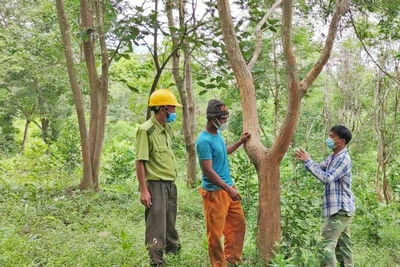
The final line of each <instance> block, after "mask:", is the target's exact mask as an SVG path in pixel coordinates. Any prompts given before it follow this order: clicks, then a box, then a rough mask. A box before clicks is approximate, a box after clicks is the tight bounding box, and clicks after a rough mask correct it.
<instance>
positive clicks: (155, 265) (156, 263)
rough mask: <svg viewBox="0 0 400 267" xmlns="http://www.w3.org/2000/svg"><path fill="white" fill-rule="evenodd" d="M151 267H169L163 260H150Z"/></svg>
mask: <svg viewBox="0 0 400 267" xmlns="http://www.w3.org/2000/svg"><path fill="white" fill-rule="evenodd" d="M150 266H152V267H163V266H167V263H166V262H165V260H164V259H161V260H150Z"/></svg>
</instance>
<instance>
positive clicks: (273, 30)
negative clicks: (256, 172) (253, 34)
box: [268, 26, 278, 33]
mask: <svg viewBox="0 0 400 267" xmlns="http://www.w3.org/2000/svg"><path fill="white" fill-rule="evenodd" d="M268 29H270V31H272V32H275V33H276V32H278V31H277V30H276V29H275V27H272V26H269V27H268Z"/></svg>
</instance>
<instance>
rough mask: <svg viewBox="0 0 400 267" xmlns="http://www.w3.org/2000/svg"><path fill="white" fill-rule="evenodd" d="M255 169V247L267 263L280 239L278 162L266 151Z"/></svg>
mask: <svg viewBox="0 0 400 267" xmlns="http://www.w3.org/2000/svg"><path fill="white" fill-rule="evenodd" d="M256 169H257V174H258V179H259V199H258V205H259V207H258V220H257V248H258V251H259V255H260V257H261V258H262V259H263V260H264V263H265V264H267V262H268V259H270V258H271V257H272V256H273V254H272V251H273V248H274V246H275V245H276V243H278V242H280V240H281V224H280V221H281V209H280V181H279V162H277V160H276V159H274V158H273V155H272V154H271V153H268V154H266V155H265V156H263V159H262V160H261V161H260V164H259V165H258V166H257V167H256Z"/></svg>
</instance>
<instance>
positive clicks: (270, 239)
mask: <svg viewBox="0 0 400 267" xmlns="http://www.w3.org/2000/svg"><path fill="white" fill-rule="evenodd" d="M278 1H279V0H278ZM278 1H277V2H278ZM217 3H218V12H219V16H220V21H221V28H222V34H223V37H224V42H225V45H226V49H227V54H228V59H229V62H230V65H231V67H232V69H233V73H234V75H235V78H236V81H237V84H238V88H239V91H240V97H241V104H242V111H243V130H244V131H249V132H251V133H252V137H251V138H250V139H249V141H248V142H246V144H245V149H246V152H247V154H248V155H249V157H250V160H251V161H252V162H253V164H254V165H255V167H256V170H257V174H258V179H259V190H260V192H259V212H258V215H259V216H258V223H257V226H258V228H257V249H258V251H259V254H260V257H261V258H262V259H263V261H264V263H265V264H267V263H268V260H269V258H270V257H271V256H272V251H273V248H274V245H275V244H276V242H279V241H280V237H281V222H280V220H281V214H280V182H279V166H280V163H281V160H282V158H283V156H284V155H285V153H286V151H287V149H288V148H289V145H290V142H291V140H292V138H293V135H294V131H295V129H296V124H297V120H298V116H299V111H300V101H301V99H302V97H303V95H304V94H305V93H306V91H307V89H308V88H309V87H310V86H311V84H312V83H313V82H314V80H315V79H316V78H317V77H318V75H319V74H320V72H321V71H322V68H323V67H324V66H325V64H326V62H327V61H328V59H329V56H330V54H331V51H332V46H333V43H334V39H335V36H336V32H337V26H338V23H339V21H340V19H341V16H342V14H343V13H344V12H345V11H346V10H347V7H348V4H349V1H348V0H337V1H336V5H335V11H334V14H333V16H332V21H331V23H330V26H329V32H328V34H327V39H326V42H325V46H324V48H323V50H322V53H321V56H320V58H319V59H318V61H317V62H316V63H315V64H314V66H313V68H312V69H311V70H310V71H309V72H308V73H307V75H306V77H305V78H304V79H303V80H302V81H301V82H300V81H299V79H298V75H297V65H296V59H295V56H294V52H293V42H292V39H291V34H292V31H291V29H292V1H291V0H283V1H282V10H283V15H282V46H283V51H284V56H285V60H286V69H287V77H288V78H287V80H288V84H287V90H288V104H287V108H286V115H285V117H284V120H283V123H282V126H281V128H280V131H279V133H278V135H277V138H276V139H275V140H274V143H273V144H272V147H271V148H270V149H267V148H265V147H264V146H263V145H262V144H261V138H260V128H259V121H258V116H257V108H256V107H257V105H256V98H255V89H254V83H253V77H252V74H251V72H250V70H251V66H250V67H248V66H246V63H245V60H244V58H243V56H242V53H241V51H240V47H239V43H238V40H237V37H236V34H235V30H234V26H233V22H232V17H231V13H230V8H229V1H228V0H217ZM251 62H252V64H254V60H253V59H252V60H251Z"/></svg>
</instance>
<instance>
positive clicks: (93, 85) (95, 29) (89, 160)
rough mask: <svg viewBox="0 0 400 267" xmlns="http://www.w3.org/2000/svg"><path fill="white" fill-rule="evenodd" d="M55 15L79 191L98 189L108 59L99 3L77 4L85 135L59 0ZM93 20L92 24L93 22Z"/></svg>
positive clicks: (86, 1) (100, 4) (65, 21)
mask: <svg viewBox="0 0 400 267" xmlns="http://www.w3.org/2000/svg"><path fill="white" fill-rule="evenodd" d="M56 5H57V15H58V20H59V24H60V29H61V35H62V39H63V44H64V52H65V58H66V61H67V69H68V75H69V79H70V84H71V88H72V91H73V95H74V102H75V107H76V110H77V114H78V123H79V132H80V136H81V145H82V161H83V178H82V182H81V188H82V189H94V190H98V188H99V169H100V156H101V151H102V147H103V140H104V133H105V123H106V113H107V101H108V68H109V59H108V52H107V47H106V42H105V33H104V30H103V5H104V4H103V2H102V1H101V0H96V1H88V0H81V1H80V10H81V13H80V14H81V15H80V19H81V26H82V30H84V31H85V34H86V37H87V38H83V40H84V41H83V51H84V55H85V62H86V67H87V71H88V76H89V86H90V127H89V135H88V134H87V128H86V119H85V112H84V107H83V96H82V93H81V90H80V87H79V84H78V79H77V77H76V72H75V65H74V57H73V53H72V48H71V41H70V29H69V28H70V27H69V22H68V18H67V15H66V13H65V9H64V2H63V0H57V1H56ZM94 18H96V23H95V22H94ZM96 40H99V44H100V51H101V71H102V73H101V78H100V77H99V75H98V73H97V68H96V59H95V52H94V50H95V48H94V46H95V41H96Z"/></svg>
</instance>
